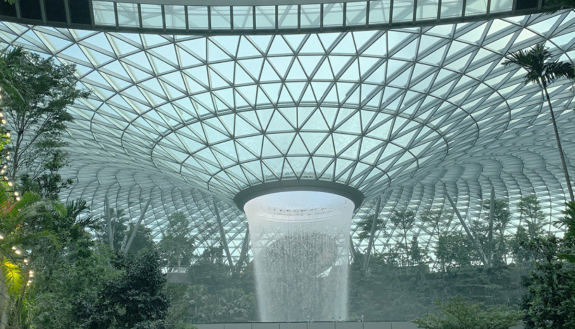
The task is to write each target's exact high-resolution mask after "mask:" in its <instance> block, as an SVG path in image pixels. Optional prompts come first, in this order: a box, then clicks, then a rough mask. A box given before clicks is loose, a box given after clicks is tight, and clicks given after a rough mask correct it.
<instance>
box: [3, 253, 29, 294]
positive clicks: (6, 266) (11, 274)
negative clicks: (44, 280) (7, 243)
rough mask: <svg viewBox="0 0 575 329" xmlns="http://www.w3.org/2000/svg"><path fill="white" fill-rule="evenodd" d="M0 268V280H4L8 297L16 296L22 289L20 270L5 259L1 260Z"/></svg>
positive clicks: (22, 279) (22, 281) (22, 280)
mask: <svg viewBox="0 0 575 329" xmlns="http://www.w3.org/2000/svg"><path fill="white" fill-rule="evenodd" d="M0 267H1V269H2V274H3V277H2V278H1V279H2V280H4V283H5V284H6V286H7V287H8V292H9V293H10V295H15V294H17V293H18V292H19V291H20V290H21V289H22V285H23V284H24V278H23V276H22V269H21V268H20V267H19V266H18V265H16V264H14V263H12V262H10V261H9V260H8V259H6V258H4V259H3V260H2V262H1V263H0Z"/></svg>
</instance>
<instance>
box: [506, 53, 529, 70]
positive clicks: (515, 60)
mask: <svg viewBox="0 0 575 329" xmlns="http://www.w3.org/2000/svg"><path fill="white" fill-rule="evenodd" d="M532 60H533V59H532V57H531V56H530V54H529V52H528V51H527V50H525V49H521V50H518V51H516V52H514V53H511V54H507V55H505V60H504V61H503V62H501V65H503V66H508V65H510V64H514V65H519V66H521V67H522V68H524V69H527V68H529V67H531V66H532Z"/></svg>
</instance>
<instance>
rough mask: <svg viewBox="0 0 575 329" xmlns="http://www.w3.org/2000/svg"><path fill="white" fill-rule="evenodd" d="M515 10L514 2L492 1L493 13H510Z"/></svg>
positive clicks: (504, 0) (510, 0)
mask: <svg viewBox="0 0 575 329" xmlns="http://www.w3.org/2000/svg"><path fill="white" fill-rule="evenodd" d="M511 9H513V1H512V0H491V10H490V12H492V13H497V12H502V11H510V10H511Z"/></svg>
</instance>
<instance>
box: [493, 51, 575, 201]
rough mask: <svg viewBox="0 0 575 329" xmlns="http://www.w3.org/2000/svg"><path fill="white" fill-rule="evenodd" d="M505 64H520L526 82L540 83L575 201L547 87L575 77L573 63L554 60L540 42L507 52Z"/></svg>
mask: <svg viewBox="0 0 575 329" xmlns="http://www.w3.org/2000/svg"><path fill="white" fill-rule="evenodd" d="M501 64H502V65H504V66H508V65H518V66H519V67H521V68H522V69H524V70H525V71H527V74H526V75H525V84H528V83H536V84H537V85H539V86H540V87H541V89H542V91H543V93H544V95H545V98H546V99H547V105H548V106H549V113H550V115H551V122H552V123H553V130H554V132H555V139H556V141H557V149H558V151H559V156H560V158H561V163H562V165H563V174H564V175H565V182H566V185H567V190H568V191H569V200H571V201H575V199H574V196H573V188H572V187H571V179H570V178H569V172H568V170H567V163H566V161H565V154H564V153H563V147H562V146H561V139H560V137H559V130H558V128H557V122H556V120H555V114H554V113H553V106H552V105H551V97H550V96H549V92H548V91H547V87H548V86H549V85H550V84H552V83H553V82H555V81H556V80H557V79H560V78H567V79H574V78H575V70H574V69H573V64H571V63H569V62H564V61H560V60H558V59H556V60H553V55H552V54H551V52H550V51H549V49H548V48H547V47H545V44H543V43H540V44H537V45H535V46H533V47H532V48H531V49H529V50H525V49H522V50H519V51H516V52H514V53H510V54H507V55H506V56H505V61H503V62H502V63H501Z"/></svg>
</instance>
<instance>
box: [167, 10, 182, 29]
mask: <svg viewBox="0 0 575 329" xmlns="http://www.w3.org/2000/svg"><path fill="white" fill-rule="evenodd" d="M164 11H165V12H166V28H168V29H185V28H186V10H185V7H184V6H173V5H165V6H164Z"/></svg>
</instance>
